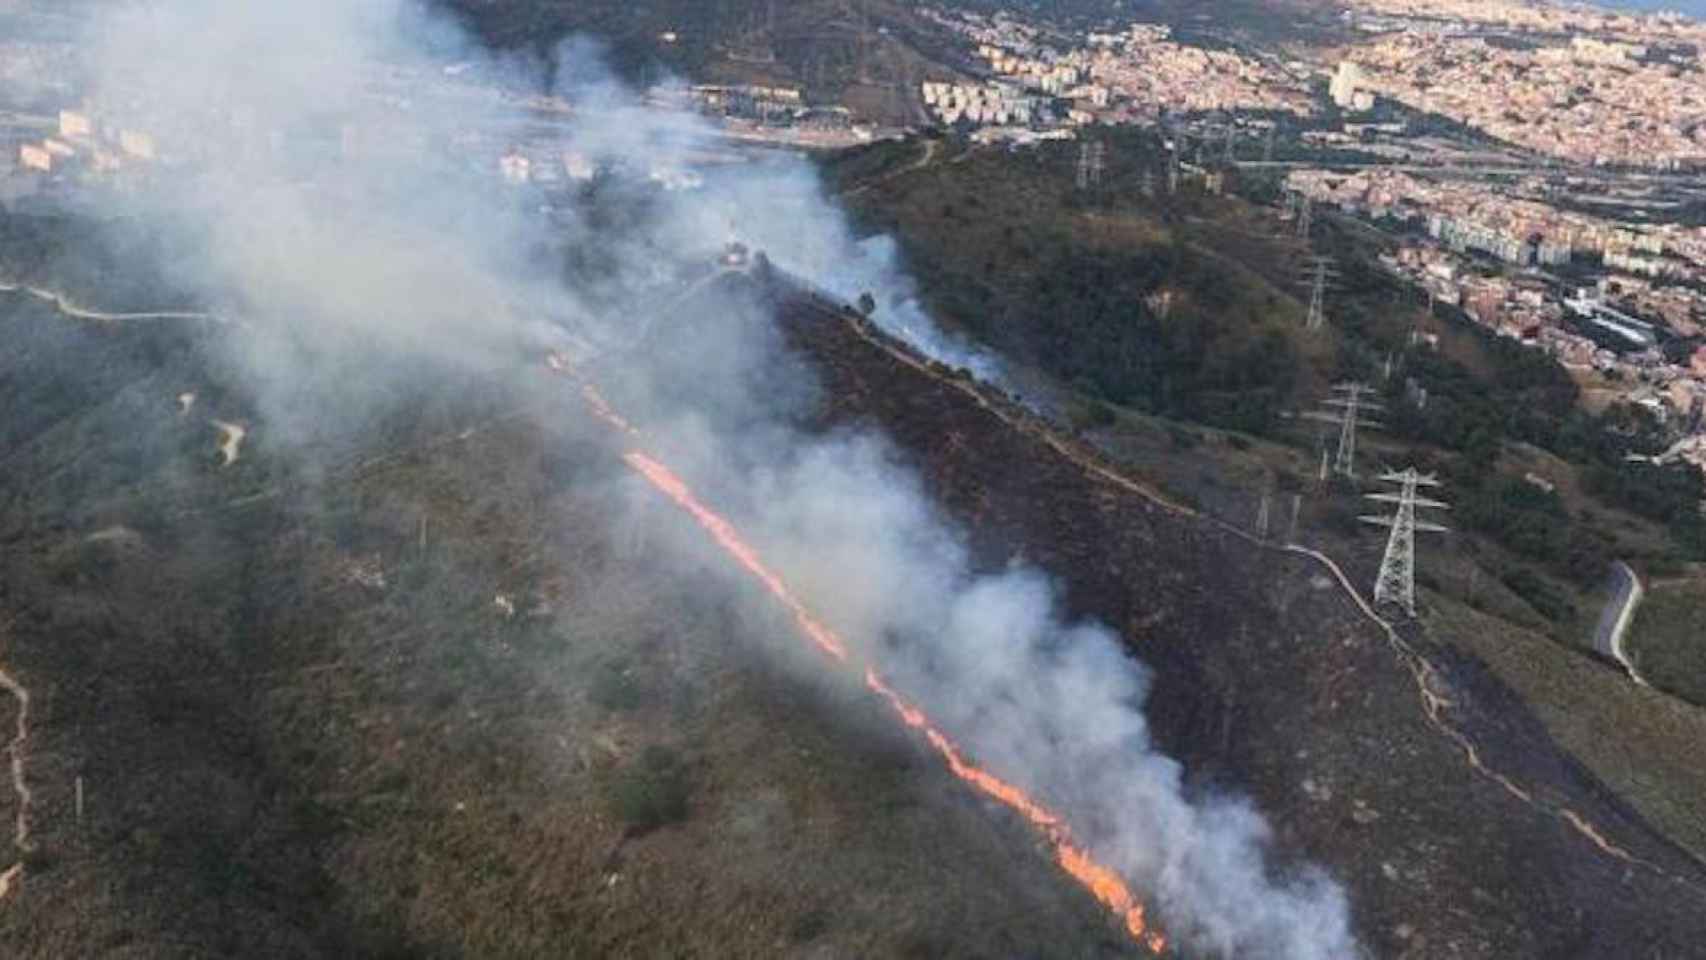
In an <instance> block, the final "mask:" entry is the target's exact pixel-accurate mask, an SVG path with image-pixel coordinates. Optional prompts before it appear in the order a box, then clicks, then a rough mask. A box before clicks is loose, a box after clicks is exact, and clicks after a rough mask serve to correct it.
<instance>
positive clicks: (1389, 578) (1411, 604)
mask: <svg viewBox="0 0 1706 960" xmlns="http://www.w3.org/2000/svg"><path fill="white" fill-rule="evenodd" d="M1380 479H1381V480H1384V481H1385V482H1387V483H1396V484H1398V485H1399V488H1398V489H1399V492H1398V493H1370V494H1365V496H1366V497H1367V498H1368V499H1370V500H1376V501H1379V502H1381V503H1395V504H1397V505H1398V512H1397V513H1396V514H1394V515H1393V516H1390V517H1387V516H1378V517H1376V516H1362V517H1358V518H1357V519H1359V520H1361V521H1362V522H1364V523H1372V524H1374V525H1375V526H1378V527H1387V528H1389V529H1390V530H1391V531H1392V532H1391V533H1390V534H1389V535H1388V536H1387V538H1386V555H1385V556H1384V557H1383V558H1382V559H1381V561H1380V575H1379V576H1378V577H1377V578H1376V579H1375V581H1374V602H1375V603H1376V604H1377V605H1378V604H1390V605H1392V606H1396V607H1398V608H1400V609H1402V610H1403V611H1404V612H1405V613H1408V614H1409V615H1410V616H1412V617H1413V616H1415V615H1416V532H1417V531H1422V532H1424V533H1445V532H1447V530H1446V528H1445V527H1442V526H1440V525H1439V524H1437V523H1430V522H1428V521H1425V520H1417V519H1416V508H1417V507H1425V508H1428V509H1434V510H1445V509H1448V508H1449V504H1446V503H1442V502H1440V501H1438V500H1433V499H1429V498H1426V497H1421V496H1417V494H1416V491H1417V490H1418V489H1420V488H1422V487H1437V486H1439V485H1440V482H1439V480H1438V479H1437V478H1435V477H1434V476H1433V475H1432V474H1421V473H1417V472H1416V468H1415V467H1410V468H1408V469H1406V470H1404V471H1403V472H1402V473H1400V472H1398V471H1395V470H1388V471H1387V472H1386V473H1383V474H1381V476H1380Z"/></svg>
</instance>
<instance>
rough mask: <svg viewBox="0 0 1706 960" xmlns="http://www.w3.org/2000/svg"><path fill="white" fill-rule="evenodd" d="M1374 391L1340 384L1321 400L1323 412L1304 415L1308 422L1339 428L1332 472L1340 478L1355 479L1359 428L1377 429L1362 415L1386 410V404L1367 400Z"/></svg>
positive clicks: (1377, 425)
mask: <svg viewBox="0 0 1706 960" xmlns="http://www.w3.org/2000/svg"><path fill="white" fill-rule="evenodd" d="M1374 393H1375V389H1374V388H1373V387H1371V386H1368V385H1367V384H1363V383H1341V384H1339V385H1338V386H1336V387H1334V388H1333V395H1332V396H1331V397H1328V398H1327V399H1326V400H1323V401H1322V405H1323V406H1325V407H1327V409H1326V410H1319V411H1313V412H1310V413H1306V414H1304V415H1303V416H1304V417H1305V418H1306V419H1309V420H1316V421H1319V422H1321V423H1330V424H1332V425H1334V426H1336V427H1338V428H1339V446H1338V449H1337V450H1336V451H1335V452H1334V455H1333V472H1334V473H1337V474H1339V475H1340V476H1343V477H1348V478H1352V479H1354V478H1355V477H1356V454H1357V431H1358V430H1361V429H1365V428H1366V429H1379V428H1380V423H1378V422H1377V421H1374V420H1370V419H1368V418H1367V417H1365V416H1363V414H1365V413H1369V412H1375V413H1378V412H1380V411H1382V410H1385V409H1386V406H1385V404H1382V403H1379V402H1378V401H1375V400H1371V399H1369V397H1370V396H1371V395H1372V394H1374ZM1326 458H1327V451H1326V449H1325V448H1323V449H1322V451H1321V466H1322V473H1323V477H1322V479H1323V480H1325V479H1326V477H1325V473H1326V466H1327V460H1326Z"/></svg>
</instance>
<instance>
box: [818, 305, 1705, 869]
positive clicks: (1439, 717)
mask: <svg viewBox="0 0 1706 960" xmlns="http://www.w3.org/2000/svg"><path fill="white" fill-rule="evenodd" d="M817 309H818V310H820V311H821V312H824V313H827V314H832V315H833V316H834V317H835V318H836V319H838V320H840V321H841V322H843V323H846V324H848V325H849V326H850V327H852V328H853V330H854V332H855V333H857V334H858V335H859V337H860V338H861V339H863V340H865V341H866V342H867V343H869V344H871V345H872V346H874V347H876V348H878V349H880V350H882V351H883V352H884V353H886V354H888V355H889V356H890V357H893V358H894V359H895V360H897V361H899V362H901V363H904V364H906V365H907V366H910V367H912V368H913V369H915V370H919V371H921V372H923V373H925V374H926V375H928V376H930V377H931V378H932V379H934V380H936V381H937V382H939V383H942V384H945V385H947V386H951V387H953V388H955V389H957V390H959V391H960V392H962V393H965V394H967V395H968V396H970V397H971V398H972V399H974V400H976V401H977V403H978V405H979V406H981V407H983V408H984V409H985V410H988V411H989V412H990V413H992V414H994V415H995V417H996V418H997V419H999V420H1001V421H1002V422H1003V423H1005V424H1007V425H1008V426H1009V427H1012V428H1013V429H1015V430H1019V431H1020V432H1022V433H1026V434H1029V435H1032V436H1035V437H1037V438H1038V439H1040V440H1042V441H1043V442H1044V443H1046V444H1048V446H1049V447H1050V448H1052V449H1053V450H1054V451H1055V452H1056V453H1058V454H1060V455H1061V456H1063V457H1065V458H1066V459H1067V460H1070V461H1071V462H1072V463H1074V464H1076V465H1077V466H1078V467H1080V468H1081V469H1083V470H1085V471H1086V472H1088V473H1091V474H1093V475H1095V476H1097V477H1099V478H1101V479H1103V480H1106V481H1108V482H1110V483H1113V484H1115V485H1117V486H1119V487H1121V488H1122V489H1125V490H1127V491H1130V492H1132V493H1135V494H1137V495H1138V496H1141V497H1143V498H1145V499H1147V500H1149V501H1150V502H1151V503H1154V504H1155V505H1156V506H1159V507H1161V508H1162V509H1164V510H1167V511H1168V512H1170V513H1173V514H1175V515H1178V516H1184V517H1190V518H1193V519H1196V520H1199V521H1201V522H1203V523H1206V524H1208V525H1210V526H1212V527H1214V528H1216V529H1217V530H1219V531H1221V532H1223V533H1228V534H1231V535H1233V536H1236V537H1238V538H1239V539H1240V540H1243V541H1245V542H1247V543H1250V544H1252V545H1255V546H1257V547H1260V548H1262V549H1264V550H1280V551H1283V552H1286V553H1291V554H1296V555H1298V556H1302V557H1306V558H1309V559H1311V560H1314V561H1315V562H1317V563H1319V564H1321V565H1322V566H1323V567H1325V568H1326V569H1327V571H1328V572H1329V573H1331V574H1332V575H1333V578H1334V580H1335V581H1336V582H1337V583H1338V585H1339V587H1340V588H1341V589H1342V590H1343V591H1344V593H1345V595H1346V596H1348V597H1349V598H1350V599H1351V600H1352V602H1354V603H1355V604H1356V606H1357V608H1358V609H1360V610H1361V611H1362V613H1363V614H1364V615H1365V616H1366V617H1368V619H1369V620H1371V621H1373V622H1374V624H1375V625H1376V626H1378V627H1379V628H1380V630H1381V632H1382V633H1384V634H1385V635H1386V640H1387V642H1388V643H1389V644H1390V645H1391V646H1392V648H1393V651H1394V652H1395V653H1396V654H1397V656H1398V660H1399V662H1400V663H1402V664H1403V665H1404V667H1405V668H1406V669H1407V670H1408V671H1409V672H1410V674H1411V676H1412V677H1414V679H1415V683H1416V692H1417V695H1418V696H1419V698H1420V702H1421V705H1422V710H1423V712H1424V714H1425V715H1426V717H1427V720H1428V723H1429V724H1430V725H1431V726H1432V727H1433V728H1434V729H1435V730H1436V731H1438V732H1439V734H1440V735H1441V736H1444V737H1445V738H1446V739H1448V740H1450V741H1451V742H1452V743H1453V744H1454V745H1456V747H1457V748H1458V750H1459V751H1460V752H1461V753H1462V755H1463V758H1464V762H1465V763H1467V764H1468V765H1469V766H1470V768H1471V769H1473V770H1474V771H1475V772H1476V773H1477V774H1479V775H1481V776H1483V777H1486V778H1487V779H1489V780H1491V781H1492V782H1493V783H1495V784H1497V785H1498V786H1499V787H1500V788H1501V789H1503V790H1504V791H1505V792H1506V793H1507V794H1509V795H1510V796H1511V797H1512V798H1513V799H1515V800H1517V801H1518V802H1521V803H1523V804H1526V805H1527V806H1529V807H1531V808H1533V809H1534V810H1535V811H1537V812H1539V813H1541V814H1542V815H1545V816H1550V817H1554V818H1556V819H1558V820H1560V821H1562V822H1564V823H1565V824H1567V825H1568V826H1569V827H1570V828H1571V829H1572V830H1574V831H1575V833H1577V834H1578V835H1579V836H1581V837H1582V838H1583V839H1584V840H1586V841H1587V842H1588V843H1590V844H1591V845H1592V846H1593V847H1594V848H1595V849H1597V850H1599V851H1600V852H1602V853H1604V854H1606V855H1607V856H1611V857H1615V858H1616V859H1618V860H1621V861H1623V862H1625V863H1628V864H1630V865H1633V866H1637V867H1641V868H1643V869H1646V870H1650V871H1652V872H1653V873H1654V874H1655V875H1657V876H1660V877H1663V878H1665V879H1667V880H1670V881H1672V882H1675V883H1677V884H1680V885H1682V886H1685V887H1687V888H1688V889H1689V890H1691V891H1693V892H1695V893H1698V894H1702V895H1706V889H1702V888H1701V887H1700V885H1699V884H1698V883H1696V882H1695V881H1693V880H1690V879H1688V878H1685V877H1680V876H1677V875H1675V874H1673V873H1671V872H1670V871H1667V870H1665V869H1664V868H1662V867H1660V866H1659V865H1657V864H1655V863H1652V862H1650V861H1648V860H1644V859H1642V858H1640V857H1637V856H1635V855H1634V854H1632V853H1630V852H1629V851H1628V850H1627V849H1625V848H1624V847H1622V846H1619V845H1618V844H1616V843H1614V842H1612V841H1611V840H1609V839H1607V837H1606V834H1605V832H1604V831H1602V830H1601V829H1600V828H1598V827H1597V826H1595V825H1594V824H1593V823H1592V822H1591V821H1589V820H1587V819H1586V818H1584V817H1583V816H1582V815H1581V814H1579V813H1577V812H1576V811H1574V810H1572V809H1570V808H1568V807H1563V806H1558V805H1554V804H1548V803H1545V802H1543V801H1541V800H1538V799H1536V797H1535V795H1534V792H1533V791H1532V790H1529V789H1527V788H1524V787H1523V786H1521V785H1519V784H1518V783H1516V782H1515V781H1513V780H1512V779H1511V778H1510V777H1509V776H1507V775H1505V774H1503V773H1501V772H1499V771H1498V770H1495V769H1493V768H1491V767H1489V766H1487V765H1486V763H1484V762H1483V761H1482V759H1481V754H1480V751H1479V750H1478V749H1477V748H1476V746H1475V744H1474V742H1473V741H1472V740H1471V739H1470V737H1469V735H1468V734H1466V733H1464V732H1463V731H1462V730H1460V729H1458V728H1457V727H1455V726H1453V725H1452V724H1451V723H1450V721H1449V720H1448V719H1447V718H1446V712H1447V711H1448V710H1449V709H1450V707H1451V706H1452V701H1451V699H1450V698H1449V697H1447V696H1446V695H1445V694H1443V693H1442V692H1441V687H1442V685H1441V683H1440V681H1439V670H1438V668H1437V667H1435V666H1434V664H1433V663H1432V662H1431V661H1429V660H1428V659H1427V658H1426V657H1425V656H1423V655H1422V654H1421V653H1420V652H1419V651H1417V650H1416V649H1415V648H1414V647H1412V646H1411V645H1410V644H1409V643H1408V642H1406V641H1405V640H1404V638H1403V636H1402V635H1401V634H1400V633H1399V632H1398V629H1397V628H1396V627H1395V626H1394V625H1393V624H1392V623H1391V622H1389V621H1387V620H1386V619H1385V618H1384V617H1382V616H1381V615H1380V614H1379V612H1378V611H1376V610H1375V608H1374V606H1373V604H1371V603H1369V601H1368V600H1367V599H1366V598H1365V597H1363V595H1362V594H1361V593H1360V592H1359V591H1358V590H1357V589H1356V586H1355V585H1354V584H1352V583H1351V580H1350V578H1349V577H1348V576H1347V575H1346V574H1345V572H1344V570H1343V569H1341V568H1340V567H1339V565H1338V564H1337V563H1336V562H1334V561H1333V559H1332V558H1331V557H1329V556H1327V555H1326V554H1324V553H1322V552H1320V551H1318V550H1313V549H1310V548H1308V547H1303V546H1299V545H1297V544H1291V543H1287V544H1278V543H1273V542H1269V541H1265V540H1261V539H1258V538H1257V537H1254V536H1252V535H1251V534H1249V533H1247V532H1246V531H1244V530H1242V529H1239V528H1238V527H1236V526H1233V525H1231V524H1229V523H1226V522H1224V521H1222V520H1219V519H1217V518H1215V517H1211V516H1208V515H1206V514H1203V513H1201V512H1199V511H1196V510H1193V509H1191V508H1189V507H1186V506H1184V505H1182V504H1179V503H1176V502H1174V501H1172V500H1169V499H1168V498H1167V497H1165V496H1163V495H1162V494H1160V493H1159V492H1158V491H1156V490H1154V489H1153V488H1151V487H1149V486H1147V485H1145V484H1143V483H1140V482H1138V481H1136V480H1133V479H1131V478H1130V477H1127V476H1124V475H1123V474H1121V473H1119V472H1118V471H1116V470H1115V469H1113V468H1112V467H1111V466H1109V465H1107V464H1105V463H1102V462H1100V461H1099V460H1098V459H1097V458H1096V457H1095V456H1093V455H1091V454H1090V453H1088V452H1087V451H1085V450H1084V449H1083V448H1082V447H1081V446H1080V445H1079V444H1077V443H1074V442H1071V441H1068V440H1066V439H1064V438H1062V437H1061V436H1059V435H1058V434H1057V433H1055V432H1054V431H1053V429H1052V428H1050V427H1048V426H1046V425H1044V424H1042V423H1040V422H1036V421H1034V420H1033V419H1030V418H1021V417H1020V416H1016V415H1015V414H1014V412H1012V411H1010V410H1008V409H1004V408H1003V407H1002V406H1001V405H998V404H995V403H992V402H990V400H989V399H988V397H987V396H986V395H985V394H984V392H983V390H982V389H980V388H979V387H978V386H977V385H976V384H974V383H972V382H970V381H968V380H965V379H962V378H959V377H955V376H952V375H949V374H944V373H943V372H942V371H940V370H938V369H935V368H933V367H932V366H931V365H930V364H929V363H928V362H925V361H923V360H921V359H919V358H918V357H916V356H914V355H912V354H911V353H910V352H909V351H906V350H905V349H903V348H901V347H899V346H897V345H895V344H892V343H890V342H888V341H886V340H885V339H883V338H881V337H879V336H877V335H875V334H873V333H872V331H871V329H870V327H869V326H868V325H867V324H866V323H865V322H864V321H863V320H861V319H859V318H857V317H855V316H853V315H851V314H850V313H848V312H844V311H840V310H834V309H832V308H828V307H824V306H822V305H818V306H817Z"/></svg>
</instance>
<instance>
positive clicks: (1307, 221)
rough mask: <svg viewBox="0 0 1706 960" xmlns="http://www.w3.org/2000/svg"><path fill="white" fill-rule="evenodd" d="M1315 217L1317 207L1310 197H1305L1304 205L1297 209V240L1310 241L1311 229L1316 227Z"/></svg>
mask: <svg viewBox="0 0 1706 960" xmlns="http://www.w3.org/2000/svg"><path fill="white" fill-rule="evenodd" d="M1314 217H1315V207H1314V205H1313V204H1312V203H1311V202H1310V200H1309V198H1308V197H1304V198H1303V203H1302V205H1301V206H1299V207H1298V209H1297V239H1299V240H1303V241H1307V240H1308V239H1309V228H1310V227H1313V226H1314V225H1315V222H1314Z"/></svg>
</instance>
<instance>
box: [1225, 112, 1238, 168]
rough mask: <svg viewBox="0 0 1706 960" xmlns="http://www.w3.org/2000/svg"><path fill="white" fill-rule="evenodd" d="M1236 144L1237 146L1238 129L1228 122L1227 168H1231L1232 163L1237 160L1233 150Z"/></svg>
mask: <svg viewBox="0 0 1706 960" xmlns="http://www.w3.org/2000/svg"><path fill="white" fill-rule="evenodd" d="M1237 144H1238V128H1237V127H1236V126H1233V125H1232V124H1231V123H1230V122H1228V123H1227V124H1226V163H1227V165H1228V166H1231V164H1232V162H1233V161H1234V160H1236V159H1237V156H1236V153H1235V151H1234V148H1235V147H1236V146H1237Z"/></svg>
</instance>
